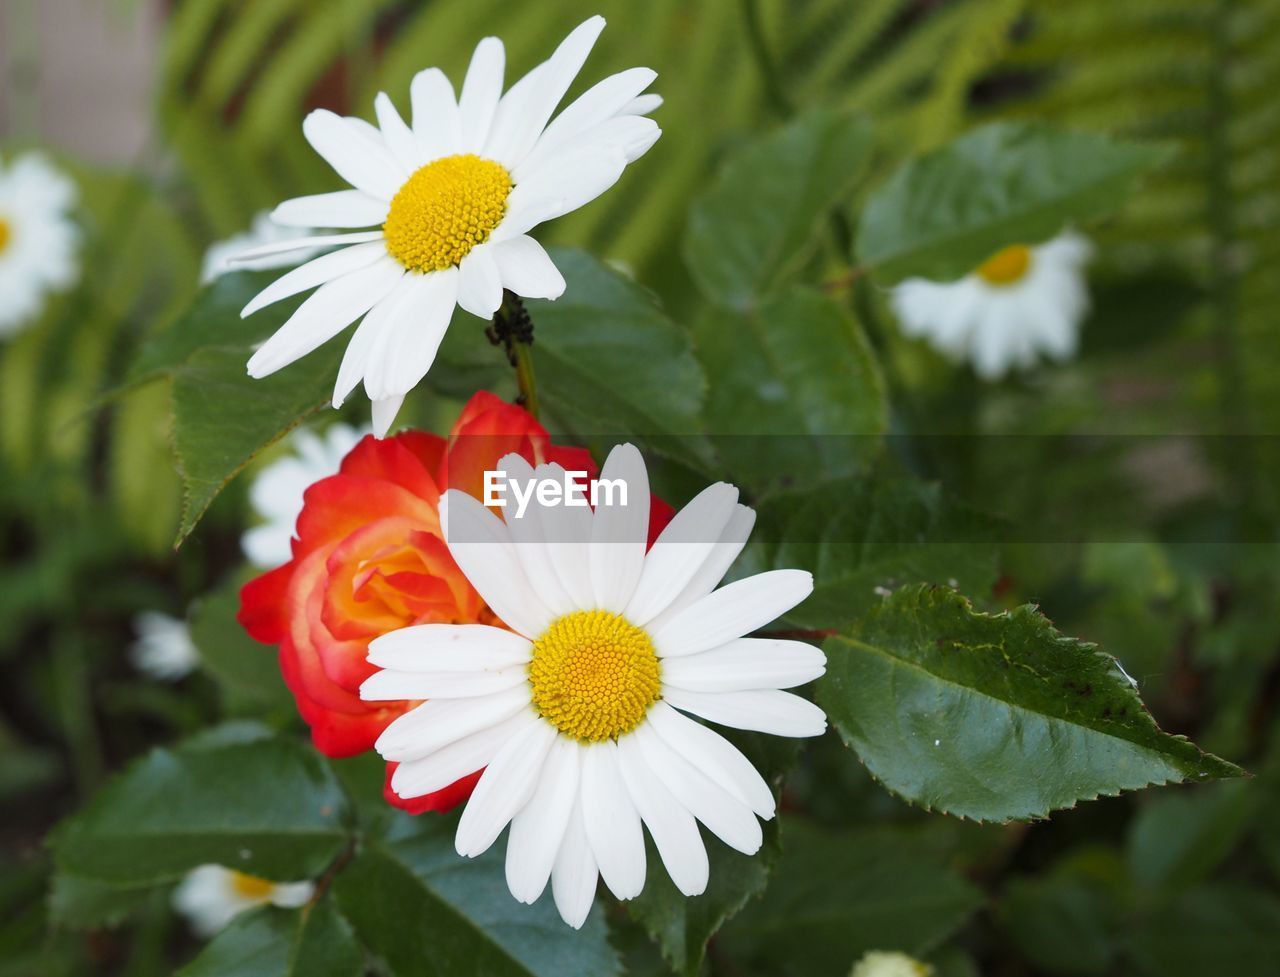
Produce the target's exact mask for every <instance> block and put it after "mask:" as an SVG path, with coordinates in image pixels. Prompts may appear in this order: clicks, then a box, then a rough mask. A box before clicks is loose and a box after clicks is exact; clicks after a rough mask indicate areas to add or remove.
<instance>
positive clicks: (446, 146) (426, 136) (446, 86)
mask: <svg viewBox="0 0 1280 977" xmlns="http://www.w3.org/2000/svg"><path fill="white" fill-rule="evenodd" d="M409 99H410V102H411V103H412V105H413V134H414V136H415V137H416V138H417V140H418V144H419V145H420V146H421V147H422V154H423V158H424V159H428V160H434V159H439V158H440V157H441V156H452V155H453V154H454V153H456V152H458V150H459V148H460V147H461V145H462V123H461V121H460V119H459V116H458V102H457V100H456V99H455V98H454V94H453V85H452V84H450V82H449V79H448V78H447V77H445V74H444V72H443V71H441V70H440V69H439V68H427V69H426V70H425V71H419V72H418V73H417V74H416V75H414V77H413V81H412V82H411V83H410V85H409Z"/></svg>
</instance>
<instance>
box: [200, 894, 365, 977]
mask: <svg viewBox="0 0 1280 977" xmlns="http://www.w3.org/2000/svg"><path fill="white" fill-rule="evenodd" d="M364 972H365V967H364V954H363V953H362V952H361V950H360V946H359V944H358V943H357V942H356V938H355V934H354V933H352V931H351V924H350V923H348V922H347V921H346V920H345V919H343V918H342V916H341V915H339V914H338V911H337V910H336V909H334V908H333V906H332V905H331V903H330V901H329V900H324V901H321V902H319V903H316V904H315V905H314V906H309V907H307V908H305V909H303V910H301V911H299V910H284V909H276V908H274V907H266V908H263V909H257V910H254V911H252V912H247V913H241V914H240V915H239V916H237V917H236V918H235V919H233V920H232V921H231V924H230V925H229V926H228V927H227V928H226V929H224V930H223V931H222V932H221V933H219V934H218V935H217V936H215V937H214V938H213V939H212V940H211V941H210V943H209V945H208V946H206V947H205V948H204V950H203V951H201V953H200V955H199V956H198V957H196V958H195V959H194V960H192V961H191V963H189V964H187V965H186V966H185V967H183V968H182V969H181V970H179V971H178V973H177V977H226V975H228V974H235V975H236V977H360V975H361V974H363V973H364Z"/></svg>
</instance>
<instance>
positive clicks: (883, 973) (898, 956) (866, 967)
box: [849, 950, 933, 977]
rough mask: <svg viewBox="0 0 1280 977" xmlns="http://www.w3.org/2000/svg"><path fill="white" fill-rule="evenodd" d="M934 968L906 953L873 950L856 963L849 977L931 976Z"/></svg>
mask: <svg viewBox="0 0 1280 977" xmlns="http://www.w3.org/2000/svg"><path fill="white" fill-rule="evenodd" d="M932 974H933V968H932V967H930V966H929V965H928V964H927V963H921V962H920V961H919V960H917V959H916V958H915V957H909V956H907V955H906V954H905V953H889V952H885V951H884V950H872V951H870V952H869V953H867V954H865V955H863V957H862V959H861V960H859V961H858V962H857V964H855V965H854V968H853V972H852V973H850V974H849V977H931V975H932Z"/></svg>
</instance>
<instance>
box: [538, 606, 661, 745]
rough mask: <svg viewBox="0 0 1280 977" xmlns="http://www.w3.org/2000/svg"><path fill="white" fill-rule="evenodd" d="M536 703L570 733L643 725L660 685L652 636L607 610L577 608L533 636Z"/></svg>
mask: <svg viewBox="0 0 1280 977" xmlns="http://www.w3.org/2000/svg"><path fill="white" fill-rule="evenodd" d="M529 682H530V684H531V685H532V686H533V704H534V706H535V707H536V708H537V710H538V712H539V713H541V714H542V717H543V718H544V719H546V720H547V722H549V723H551V725H553V726H554V727H556V729H558V730H560V732H562V733H564V734H565V735H566V736H572V737H573V738H574V739H576V740H581V741H584V742H595V743H598V742H601V741H603V740H608V739H616V738H617V737H619V736H622V735H623V734H624V733H629V732H631V731H632V730H633V729H635V728H636V727H637V726H638V725H640V720H642V719H644V716H645V713H646V712H648V711H649V707H650V706H651V705H653V704H654V703H655V702H657V701H658V696H659V693H660V692H661V689H662V678H661V666H660V665H659V663H658V655H657V652H655V651H654V650H653V642H652V641H651V640H650V638H649V635H648V634H646V633H645V632H644V631H643V630H642V629H640V628H638V627H636V626H635V625H634V624H632V623H631V622H630V621H628V620H627V619H626V618H624V617H622V616H621V615H618V614H610V613H609V612H608V611H574V612H573V613H571V614H566V615H564V616H563V617H560V618H557V619H556V620H554V621H552V622H551V626H550V627H549V628H547V630H546V631H545V632H543V635H542V637H540V638H539V639H538V640H537V641H535V642H534V643H533V660H532V661H531V662H530V663H529Z"/></svg>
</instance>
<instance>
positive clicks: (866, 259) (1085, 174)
mask: <svg viewBox="0 0 1280 977" xmlns="http://www.w3.org/2000/svg"><path fill="white" fill-rule="evenodd" d="M1167 156H1168V153H1167V151H1166V149H1165V147H1162V146H1154V145H1149V144H1142V143H1133V142H1121V141H1119V140H1115V139H1111V138H1110V137H1108V136H1104V135H1099V134H1097V133H1089V132H1074V131H1069V130H1063V129H1054V128H1052V127H1050V126H1046V125H1041V124H1036V123H1025V122H998V123H994V124H992V125H988V126H984V127H982V128H981V129H977V130H975V131H973V132H970V133H967V134H966V135H964V136H961V137H960V138H959V139H957V140H955V141H954V142H952V143H950V144H949V145H947V146H944V147H942V148H941V149H939V150H936V151H935V152H932V153H929V154H928V155H925V156H922V157H919V158H918V159H913V160H909V161H907V162H906V163H904V164H903V165H902V166H901V167H900V168H899V169H898V170H897V171H896V172H895V173H894V174H893V176H891V177H890V178H889V180H888V182H887V183H885V185H884V186H883V187H881V188H880V189H878V190H877V191H876V192H875V193H874V194H872V195H871V197H870V198H869V199H868V201H867V206H866V209H865V210H864V211H863V214H862V223H861V226H860V228H859V232H858V257H859V260H860V261H861V262H862V264H864V265H865V266H867V267H868V268H870V269H871V271H872V272H873V274H874V275H875V276H876V278H877V279H878V280H879V281H881V282H884V283H893V282H897V281H899V280H901V279H903V278H906V277H908V276H911V275H919V276H922V277H925V278H933V279H939V280H949V279H954V278H959V277H960V276H962V275H965V274H967V273H968V272H970V271H972V270H973V269H974V268H975V267H977V266H978V265H979V264H981V263H982V262H983V261H984V260H985V259H986V258H988V257H990V256H991V255H992V254H994V253H995V252H996V251H999V250H1000V249H1001V248H1003V247H1006V246H1008V245H1011V244H1019V243H1022V244H1035V243H1038V242H1040V241H1043V240H1045V239H1047V238H1049V237H1052V236H1053V235H1055V234H1057V233H1058V232H1059V231H1060V230H1062V228H1063V227H1064V226H1065V225H1066V224H1069V223H1083V222H1085V221H1089V220H1093V219H1094V218H1097V217H1101V216H1103V215H1105V214H1107V213H1108V212H1110V211H1112V210H1115V209H1116V208H1117V207H1119V206H1120V204H1121V203H1123V202H1124V200H1125V199H1126V197H1127V196H1128V195H1129V193H1130V191H1131V190H1132V188H1133V186H1134V184H1135V182H1136V180H1137V178H1138V177H1139V176H1140V175H1142V174H1143V173H1145V172H1146V171H1147V170H1149V169H1151V168H1152V167H1154V166H1155V165H1156V164H1157V163H1160V162H1161V161H1163V160H1164V159H1166V158H1167Z"/></svg>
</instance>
